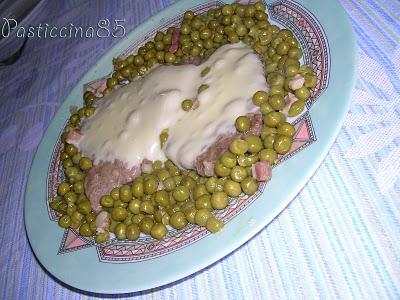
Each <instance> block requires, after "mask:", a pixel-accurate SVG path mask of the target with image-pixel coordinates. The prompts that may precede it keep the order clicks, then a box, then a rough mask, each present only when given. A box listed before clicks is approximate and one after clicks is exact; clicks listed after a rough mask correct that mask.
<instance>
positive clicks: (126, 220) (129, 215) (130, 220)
mask: <svg viewBox="0 0 400 300" xmlns="http://www.w3.org/2000/svg"><path fill="white" fill-rule="evenodd" d="M124 224H125V225H126V226H128V225H131V224H132V213H131V212H129V211H128V216H127V217H126V219H125V220H124Z"/></svg>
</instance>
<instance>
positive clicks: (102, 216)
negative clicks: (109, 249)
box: [96, 211, 110, 233]
mask: <svg viewBox="0 0 400 300" xmlns="http://www.w3.org/2000/svg"><path fill="white" fill-rule="evenodd" d="M109 225H110V215H109V214H108V212H106V211H102V212H100V213H99V214H98V215H97V217H96V231H97V233H103V232H104V231H105V230H106V229H107V227H108V226H109Z"/></svg>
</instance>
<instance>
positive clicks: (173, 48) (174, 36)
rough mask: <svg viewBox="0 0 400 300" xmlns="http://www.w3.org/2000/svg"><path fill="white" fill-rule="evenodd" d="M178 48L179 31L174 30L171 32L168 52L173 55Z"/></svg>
mask: <svg viewBox="0 0 400 300" xmlns="http://www.w3.org/2000/svg"><path fill="white" fill-rule="evenodd" d="M178 47H179V29H178V28H174V31H173V32H172V39H171V47H169V52H171V53H175V52H176V51H177V50H178Z"/></svg>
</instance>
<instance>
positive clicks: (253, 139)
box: [49, 2, 317, 243]
mask: <svg viewBox="0 0 400 300" xmlns="http://www.w3.org/2000/svg"><path fill="white" fill-rule="evenodd" d="M301 57H302V51H301V49H300V47H299V43H298V42H297V40H296V39H295V37H294V36H293V33H292V32H290V31H289V30H287V29H280V28H279V27H277V26H275V25H271V24H270V23H269V22H268V15H267V14H266V12H265V6H264V4H262V3H261V2H257V3H253V4H247V5H243V4H239V3H234V4H225V5H223V6H222V7H219V8H216V9H210V10H209V11H207V12H206V13H205V14H202V15H196V14H195V13H193V12H192V11H187V12H185V14H184V15H183V20H182V22H181V24H180V27H179V28H173V27H171V28H169V29H168V30H167V31H166V32H161V31H160V32H157V33H156V34H155V36H154V38H153V40H151V41H148V42H146V43H145V44H144V45H143V46H142V47H140V48H139V50H138V52H137V53H136V54H135V55H134V54H131V55H128V56H126V57H123V58H116V59H114V60H113V65H114V72H113V74H112V76H111V77H110V78H108V79H107V81H106V84H105V87H104V89H103V90H101V91H89V90H88V91H85V93H84V95H83V98H84V102H85V105H84V107H82V108H80V109H79V110H77V111H76V112H74V113H72V114H71V116H70V118H69V122H68V125H67V126H66V128H65V130H64V132H63V134H62V136H61V140H62V142H63V143H64V149H63V152H62V153H61V156H60V160H61V162H62V166H63V170H64V174H65V180H64V181H63V182H61V183H60V184H59V186H58V189H57V194H58V197H57V199H54V200H53V201H51V202H50V204H49V205H50V207H51V208H52V209H54V210H55V211H56V212H57V214H58V215H59V221H58V224H59V225H60V226H61V227H63V228H74V229H77V230H78V231H79V233H80V234H81V235H82V236H85V237H93V238H94V239H95V241H96V242H97V243H102V242H105V241H107V240H109V239H110V238H114V237H115V238H116V239H118V240H126V239H127V240H131V241H134V240H137V239H138V238H139V237H140V235H142V234H146V235H150V236H151V237H153V238H154V239H157V240H162V239H163V238H164V237H165V236H166V235H167V234H168V232H169V231H171V230H183V229H185V228H186V227H187V226H188V224H196V225H198V226H202V227H205V228H206V229H207V230H208V231H210V232H213V233H215V232H218V231H219V230H220V229H221V228H222V227H223V226H224V223H223V221H222V220H220V219H218V218H217V217H216V215H215V214H214V211H221V210H224V209H226V208H227V207H228V206H229V203H230V201H232V198H234V197H241V196H243V195H248V196H251V195H253V194H255V193H256V192H257V190H258V187H259V183H260V182H267V181H269V180H270V179H271V176H272V166H273V165H274V164H275V163H276V162H277V161H278V159H279V157H280V156H282V155H285V154H287V153H288V152H289V151H290V149H291V146H292V141H293V136H294V135H295V128H294V126H293V125H292V124H291V123H290V118H291V117H294V116H297V115H299V114H300V113H301V112H302V111H303V110H304V107H305V103H306V101H307V100H308V99H309V98H310V96H311V89H312V88H314V87H315V85H316V80H317V79H316V76H315V75H314V74H313V71H312V69H311V68H310V67H309V66H307V65H301V64H300V59H301Z"/></svg>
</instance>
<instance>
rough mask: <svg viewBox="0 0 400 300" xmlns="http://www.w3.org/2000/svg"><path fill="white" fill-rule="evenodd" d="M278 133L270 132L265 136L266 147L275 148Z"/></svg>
mask: <svg viewBox="0 0 400 300" xmlns="http://www.w3.org/2000/svg"><path fill="white" fill-rule="evenodd" d="M276 136H277V134H268V135H267V136H265V137H264V148H266V149H273V148H274V142H275V139H276Z"/></svg>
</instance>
